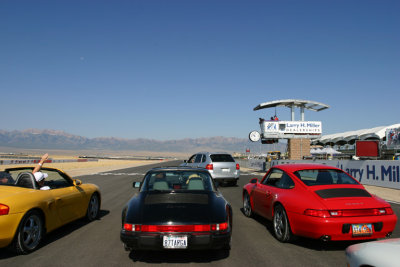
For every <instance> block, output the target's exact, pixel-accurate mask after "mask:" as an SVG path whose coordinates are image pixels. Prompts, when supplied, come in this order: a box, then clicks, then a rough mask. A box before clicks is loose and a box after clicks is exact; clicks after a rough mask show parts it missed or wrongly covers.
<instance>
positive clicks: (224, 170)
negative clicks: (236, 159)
mask: <svg viewBox="0 0 400 267" xmlns="http://www.w3.org/2000/svg"><path fill="white" fill-rule="evenodd" d="M222 171H223V172H229V171H230V169H222Z"/></svg>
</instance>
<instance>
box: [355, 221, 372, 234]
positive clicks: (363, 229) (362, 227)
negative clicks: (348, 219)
mask: <svg viewBox="0 0 400 267" xmlns="http://www.w3.org/2000/svg"><path fill="white" fill-rule="evenodd" d="M351 227H352V230H353V236H366V235H372V224H370V223H364V224H352V225H351Z"/></svg>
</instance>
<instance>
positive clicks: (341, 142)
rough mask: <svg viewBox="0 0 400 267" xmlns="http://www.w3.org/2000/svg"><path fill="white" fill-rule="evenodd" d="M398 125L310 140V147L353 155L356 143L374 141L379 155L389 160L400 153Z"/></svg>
mask: <svg viewBox="0 0 400 267" xmlns="http://www.w3.org/2000/svg"><path fill="white" fill-rule="evenodd" d="M399 133H400V123H398V124H392V125H388V126H379V127H374V128H369V129H361V130H355V131H348V132H343V133H336V134H328V135H323V136H321V137H319V138H316V139H313V140H311V145H320V146H324V147H332V148H334V149H336V150H338V151H340V152H342V153H345V154H348V155H354V149H355V144H356V142H357V141H364V140H376V141H379V143H380V149H381V153H382V154H381V155H382V157H383V158H386V159H390V158H392V157H393V155H395V154H396V153H398V151H400V135H399Z"/></svg>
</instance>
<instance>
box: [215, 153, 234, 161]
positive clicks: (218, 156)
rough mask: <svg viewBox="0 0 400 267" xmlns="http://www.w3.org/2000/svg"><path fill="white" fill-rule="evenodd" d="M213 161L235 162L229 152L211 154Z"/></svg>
mask: <svg viewBox="0 0 400 267" xmlns="http://www.w3.org/2000/svg"><path fill="white" fill-rule="evenodd" d="M210 158H211V160H212V162H235V160H234V159H233V158H232V156H231V155H229V154H213V155H210Z"/></svg>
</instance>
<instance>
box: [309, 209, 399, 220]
mask: <svg viewBox="0 0 400 267" xmlns="http://www.w3.org/2000/svg"><path fill="white" fill-rule="evenodd" d="M392 214H393V210H392V209H391V208H390V207H389V208H378V209H358V210H313V209H307V210H305V211H304V215H307V216H313V217H322V218H327V217H362V216H380V215H392Z"/></svg>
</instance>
